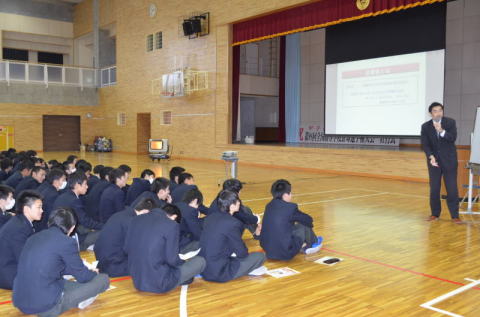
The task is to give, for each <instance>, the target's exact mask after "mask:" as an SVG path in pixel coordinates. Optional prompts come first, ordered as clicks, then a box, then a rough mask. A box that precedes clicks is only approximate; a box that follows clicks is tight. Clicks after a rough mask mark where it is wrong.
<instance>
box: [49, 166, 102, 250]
mask: <svg viewBox="0 0 480 317" xmlns="http://www.w3.org/2000/svg"><path fill="white" fill-rule="evenodd" d="M68 188H69V189H68V190H67V191H66V192H64V193H63V194H61V195H60V196H58V197H57V199H56V200H55V203H54V204H53V209H54V210H55V209H58V208H62V207H68V208H71V209H73V211H74V212H75V214H76V215H77V218H78V225H77V226H76V228H75V229H76V232H77V234H78V237H79V240H80V241H79V243H80V250H82V251H84V250H86V249H87V248H88V247H89V246H91V245H92V244H95V241H97V238H98V235H99V234H100V230H101V229H102V227H103V223H101V222H98V221H95V220H94V219H92V218H90V217H89V216H88V214H87V213H86V212H85V207H84V205H83V201H82V199H81V198H80V197H81V196H82V195H85V193H86V192H87V188H88V185H87V176H85V174H83V173H82V172H75V173H73V174H70V175H69V176H68Z"/></svg>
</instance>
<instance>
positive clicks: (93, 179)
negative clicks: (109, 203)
mask: <svg viewBox="0 0 480 317" xmlns="http://www.w3.org/2000/svg"><path fill="white" fill-rule="evenodd" d="M104 167H105V166H103V165H95V167H94V168H93V174H91V175H90V178H89V179H88V180H87V185H88V191H87V195H88V193H90V191H91V190H92V188H93V186H95V185H96V184H97V183H98V182H99V181H100V171H101V170H102V168H104Z"/></svg>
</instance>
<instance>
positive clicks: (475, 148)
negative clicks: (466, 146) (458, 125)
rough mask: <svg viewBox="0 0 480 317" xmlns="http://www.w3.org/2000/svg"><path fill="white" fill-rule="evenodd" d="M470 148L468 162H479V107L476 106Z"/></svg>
mask: <svg viewBox="0 0 480 317" xmlns="http://www.w3.org/2000/svg"><path fill="white" fill-rule="evenodd" d="M470 148H471V152H470V163H475V164H480V107H477V115H476V116H475V127H474V129H473V137H472V142H471V144H470Z"/></svg>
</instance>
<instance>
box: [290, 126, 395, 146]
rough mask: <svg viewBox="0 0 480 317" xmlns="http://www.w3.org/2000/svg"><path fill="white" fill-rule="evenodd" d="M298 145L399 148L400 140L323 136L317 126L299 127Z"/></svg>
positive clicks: (377, 137) (372, 137) (391, 138)
mask: <svg viewBox="0 0 480 317" xmlns="http://www.w3.org/2000/svg"><path fill="white" fill-rule="evenodd" d="M299 132H300V138H299V139H300V143H320V144H350V145H377V146H397V147H398V146H400V138H395V137H388V136H359V135H325V133H324V132H323V131H322V128H321V127H320V126H319V125H307V126H302V127H300V131H299Z"/></svg>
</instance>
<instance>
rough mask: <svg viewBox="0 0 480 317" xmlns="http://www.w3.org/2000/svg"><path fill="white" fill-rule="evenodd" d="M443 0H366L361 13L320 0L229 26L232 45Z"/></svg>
mask: <svg viewBox="0 0 480 317" xmlns="http://www.w3.org/2000/svg"><path fill="white" fill-rule="evenodd" d="M443 1H445V0H370V2H369V5H368V6H367V7H366V9H364V10H360V9H359V8H357V1H356V0H322V1H318V2H315V3H310V4H307V5H303V6H299V7H295V8H292V9H288V10H285V11H281V12H277V13H273V14H270V15H266V16H263V17H259V18H256V19H252V20H249V21H244V22H240V23H236V24H234V25H233V45H240V44H245V43H249V42H255V41H260V40H264V39H268V38H272V37H277V36H282V35H287V34H291V33H296V32H302V31H307V30H313V29H318V28H322V27H327V26H329V25H334V24H338V23H342V22H347V21H353V20H358V19H361V18H366V17H371V16H376V15H380V14H385V13H391V12H394V11H400V10H404V9H409V8H413V7H416V6H420V5H427V4H432V3H435V2H443Z"/></svg>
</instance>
